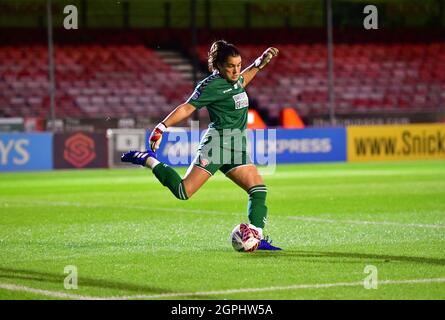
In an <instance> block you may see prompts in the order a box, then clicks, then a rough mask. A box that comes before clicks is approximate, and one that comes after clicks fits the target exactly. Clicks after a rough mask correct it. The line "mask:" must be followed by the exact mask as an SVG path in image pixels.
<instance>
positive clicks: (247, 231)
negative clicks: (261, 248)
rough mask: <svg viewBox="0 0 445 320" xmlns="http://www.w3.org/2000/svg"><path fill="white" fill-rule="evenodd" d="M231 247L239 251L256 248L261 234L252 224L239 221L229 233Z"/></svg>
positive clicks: (248, 250)
mask: <svg viewBox="0 0 445 320" xmlns="http://www.w3.org/2000/svg"><path fill="white" fill-rule="evenodd" d="M231 241H232V247H233V249H235V250H236V251H239V252H252V251H255V250H256V249H257V248H258V245H259V244H260V241H261V236H260V233H259V232H258V230H257V229H256V227H255V226H254V225H251V224H248V223H241V224H239V225H237V226H236V227H235V228H234V229H233V231H232V234H231Z"/></svg>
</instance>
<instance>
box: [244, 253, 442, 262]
mask: <svg viewBox="0 0 445 320" xmlns="http://www.w3.org/2000/svg"><path fill="white" fill-rule="evenodd" d="M246 257H248V258H279V257H292V258H320V259H322V258H348V259H361V260H365V259H366V260H383V262H394V261H397V262H409V263H424V264H432V265H440V266H443V265H445V259H441V258H428V257H411V256H395V255H387V254H374V253H355V252H323V251H301V250H298V251H293V250H292V251H290V250H283V251H275V252H267V251H257V252H255V253H253V254H246Z"/></svg>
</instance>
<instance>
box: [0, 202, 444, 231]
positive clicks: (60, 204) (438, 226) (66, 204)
mask: <svg viewBox="0 0 445 320" xmlns="http://www.w3.org/2000/svg"><path fill="white" fill-rule="evenodd" d="M0 205H2V206H9V205H12V206H21V207H23V206H27V205H28V206H29V205H40V206H51V207H78V208H113V209H122V208H125V209H135V210H151V211H153V210H155V211H161V212H162V211H164V212H184V213H193V214H217V215H236V216H239V215H243V214H244V213H243V212H225V211H217V210H200V209H184V208H162V207H149V206H135V205H114V204H85V203H76V202H68V201H34V200H31V201H28V200H24V201H22V200H21V201H17V202H16V201H10V200H8V201H3V202H0ZM275 218H287V219H292V220H301V221H309V222H325V223H349V224H361V225H390V226H397V227H413V228H433V229H444V228H445V225H443V224H425V223H401V222H391V221H365V220H335V219H325V218H317V217H307V216H286V217H284V216H276V217H275Z"/></svg>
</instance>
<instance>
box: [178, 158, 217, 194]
mask: <svg viewBox="0 0 445 320" xmlns="http://www.w3.org/2000/svg"><path fill="white" fill-rule="evenodd" d="M210 177H211V174H210V173H209V172H208V171H206V170H204V169H202V168H200V167H198V166H195V165H194V164H191V165H190V167H189V169H188V170H187V173H186V174H185V177H184V180H182V183H183V186H184V189H185V192H186V194H187V196H188V197H189V198H190V197H191V196H192V195H193V194H194V193H195V192H196V191H198V189H199V188H201V186H202V185H203V184H204V183H206V182H207V180H209V178H210Z"/></svg>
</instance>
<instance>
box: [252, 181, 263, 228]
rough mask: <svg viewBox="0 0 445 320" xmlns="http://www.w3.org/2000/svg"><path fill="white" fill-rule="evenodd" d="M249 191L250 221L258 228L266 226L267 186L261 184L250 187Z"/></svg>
mask: <svg viewBox="0 0 445 320" xmlns="http://www.w3.org/2000/svg"><path fill="white" fill-rule="evenodd" d="M247 193H248V194H249V203H248V205H247V214H248V217H249V223H251V224H253V225H254V226H255V227H258V228H264V225H265V223H266V218H267V207H266V195H267V188H266V186H265V185H264V184H259V185H256V186H254V187H252V188H250V189H249V190H248V191H247Z"/></svg>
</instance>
